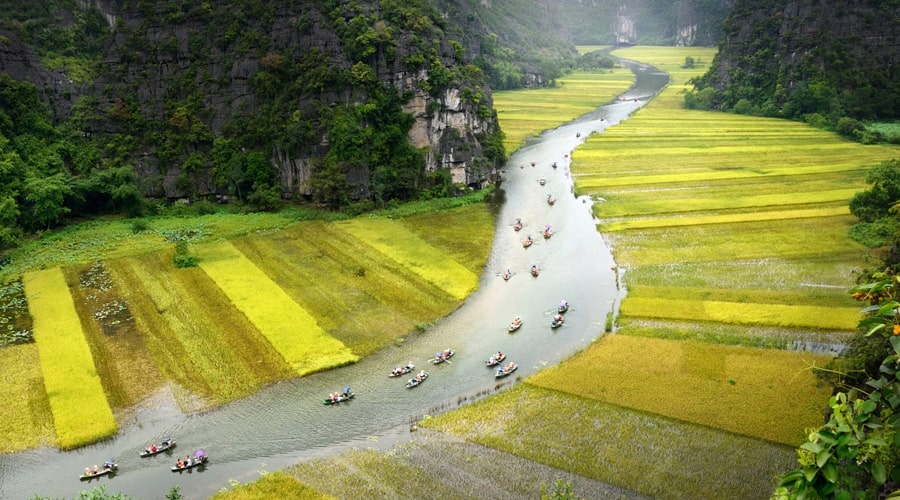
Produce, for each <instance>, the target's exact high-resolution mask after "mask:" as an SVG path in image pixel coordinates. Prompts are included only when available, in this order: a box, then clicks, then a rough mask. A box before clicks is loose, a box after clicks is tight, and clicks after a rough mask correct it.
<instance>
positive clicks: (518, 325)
mask: <svg viewBox="0 0 900 500" xmlns="http://www.w3.org/2000/svg"><path fill="white" fill-rule="evenodd" d="M519 328H522V320H521V318H516V319H514V320H513V321H512V323H510V324H509V333H512V332H514V331H516V330H518V329H519Z"/></svg>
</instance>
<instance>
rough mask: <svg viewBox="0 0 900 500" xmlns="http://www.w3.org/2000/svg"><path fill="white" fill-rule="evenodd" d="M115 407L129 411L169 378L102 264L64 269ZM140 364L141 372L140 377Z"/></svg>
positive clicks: (104, 385) (82, 323) (101, 375)
mask: <svg viewBox="0 0 900 500" xmlns="http://www.w3.org/2000/svg"><path fill="white" fill-rule="evenodd" d="M63 272H64V273H65V276H66V281H67V283H68V286H69V291H70V292H71V293H72V297H73V299H74V301H75V308H76V309H77V310H78V315H79V316H80V317H81V318H82V320H81V325H82V327H83V328H84V333H85V337H86V338H87V339H88V342H89V343H90V346H91V351H92V352H93V353H94V364H95V365H96V367H97V373H98V375H99V376H100V380H101V382H102V383H103V388H104V389H105V392H106V394H107V399H108V401H109V404H110V406H112V407H113V408H114V409H116V410H120V411H122V410H125V411H127V410H128V409H130V408H131V407H132V406H133V405H135V404H137V403H139V402H140V401H141V400H143V399H145V398H147V397H148V396H151V395H152V394H154V393H155V392H157V391H158V390H159V389H160V388H161V387H162V386H163V385H164V384H165V378H164V376H163V374H162V373H161V372H160V371H159V368H158V367H157V366H156V362H155V361H154V360H153V356H152V355H151V354H150V351H148V350H147V347H146V345H144V337H143V335H141V333H140V332H139V331H138V330H137V328H136V325H135V322H134V318H133V317H132V315H131V311H130V310H129V309H128V303H127V301H126V300H125V298H124V297H123V296H122V295H119V293H118V292H119V290H121V289H122V288H120V287H118V286H116V284H115V283H114V282H113V281H112V278H111V277H110V275H109V273H107V272H106V269H105V267H104V266H103V265H102V264H101V263H95V264H92V265H86V264H85V265H81V266H71V267H67V268H65V269H64V270H63ZM136 366H139V367H140V374H141V376H140V377H136V376H134V374H135V367H136Z"/></svg>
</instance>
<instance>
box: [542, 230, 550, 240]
mask: <svg viewBox="0 0 900 500" xmlns="http://www.w3.org/2000/svg"><path fill="white" fill-rule="evenodd" d="M541 234H543V235H544V239H545V240H549V239H550V237H551V236H553V232H551V231H550V228H549V227H548V228H547V229H544V232H543V233H541Z"/></svg>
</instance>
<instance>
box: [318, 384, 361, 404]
mask: <svg viewBox="0 0 900 500" xmlns="http://www.w3.org/2000/svg"><path fill="white" fill-rule="evenodd" d="M354 396H356V394H354V393H353V392H352V391H350V388H349V387H344V390H343V391H341V392H336V393H334V394H331V395H329V396H328V397H327V398H325V399H324V400H323V401H322V404H323V405H336V404H338V403H343V402H344V401H349V400H351V399H353V397H354Z"/></svg>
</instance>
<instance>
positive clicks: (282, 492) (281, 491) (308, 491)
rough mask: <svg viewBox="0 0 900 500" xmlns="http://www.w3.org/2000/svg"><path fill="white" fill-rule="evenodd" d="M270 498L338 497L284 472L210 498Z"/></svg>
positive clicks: (319, 499) (307, 499)
mask: <svg viewBox="0 0 900 500" xmlns="http://www.w3.org/2000/svg"><path fill="white" fill-rule="evenodd" d="M329 479H330V478H329ZM269 498H290V499H293V500H329V499H333V498H336V497H332V496H330V495H326V494H323V493H319V492H318V491H316V490H315V489H313V488H310V487H309V486H306V485H305V484H303V483H301V482H300V481H297V480H296V479H294V478H293V477H292V476H289V475H287V474H285V473H283V472H274V473H271V474H265V475H263V477H262V478H260V479H258V480H257V481H253V482H252V483H247V484H239V485H237V486H235V487H233V488H232V489H231V490H223V491H220V492H218V493H216V494H215V495H213V496H211V497H209V499H210V500H266V499H269Z"/></svg>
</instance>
